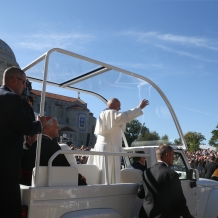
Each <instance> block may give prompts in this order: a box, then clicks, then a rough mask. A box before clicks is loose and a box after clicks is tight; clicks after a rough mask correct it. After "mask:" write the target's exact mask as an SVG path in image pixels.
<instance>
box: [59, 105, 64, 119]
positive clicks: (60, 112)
mask: <svg viewBox="0 0 218 218" xmlns="http://www.w3.org/2000/svg"><path fill="white" fill-rule="evenodd" d="M58 118H59V119H60V120H62V118H63V108H58Z"/></svg>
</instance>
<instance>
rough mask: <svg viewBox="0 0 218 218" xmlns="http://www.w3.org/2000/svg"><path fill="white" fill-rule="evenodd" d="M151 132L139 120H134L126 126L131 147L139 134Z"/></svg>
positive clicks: (127, 138) (126, 133)
mask: <svg viewBox="0 0 218 218" xmlns="http://www.w3.org/2000/svg"><path fill="white" fill-rule="evenodd" d="M146 132H149V129H148V128H147V127H146V126H145V124H144V123H143V124H141V123H140V122H139V121H138V120H136V119H134V120H132V121H130V122H128V123H127V124H126V132H125V135H126V140H127V142H128V145H129V146H130V145H131V144H132V142H134V141H135V140H136V139H137V138H138V136H139V134H144V133H146Z"/></svg>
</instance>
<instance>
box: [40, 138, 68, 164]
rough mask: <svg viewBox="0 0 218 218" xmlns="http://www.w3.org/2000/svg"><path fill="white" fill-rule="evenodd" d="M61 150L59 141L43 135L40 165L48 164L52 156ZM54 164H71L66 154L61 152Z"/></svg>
mask: <svg viewBox="0 0 218 218" xmlns="http://www.w3.org/2000/svg"><path fill="white" fill-rule="evenodd" d="M59 150H61V147H60V146H59V145H58V143H57V142H55V141H53V140H52V139H50V138H49V137H48V136H46V135H42V144H41V156H40V166H48V161H49V159H50V157H51V156H52V155H53V154H54V153H55V152H56V151H59ZM52 166H70V164H69V162H68V161H67V159H66V157H65V155H64V154H59V155H58V156H57V157H56V158H55V159H54V160H53V162H52Z"/></svg>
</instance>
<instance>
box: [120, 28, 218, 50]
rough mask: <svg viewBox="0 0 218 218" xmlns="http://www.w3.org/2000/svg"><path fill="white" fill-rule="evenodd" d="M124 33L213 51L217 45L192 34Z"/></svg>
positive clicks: (144, 40)
mask: <svg viewBox="0 0 218 218" xmlns="http://www.w3.org/2000/svg"><path fill="white" fill-rule="evenodd" d="M122 34H124V35H129V36H133V37H136V38H137V40H138V41H141V42H150V43H152V42H154V41H153V40H158V41H162V42H168V43H177V44H182V45H188V46H196V47H204V48H207V49H210V50H213V51H218V46H214V45H212V43H214V42H212V41H211V40H209V39H206V38H203V37H192V36H190V37H189V36H179V35H173V34H159V33H158V32H152V31H151V32H139V31H126V32H123V33H122Z"/></svg>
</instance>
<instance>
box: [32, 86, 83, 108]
mask: <svg viewBox="0 0 218 218" xmlns="http://www.w3.org/2000/svg"><path fill="white" fill-rule="evenodd" d="M31 93H32V94H34V95H38V96H41V91H39V90H35V89H32V91H31ZM45 96H46V98H53V99H57V100H62V101H68V102H76V101H78V102H80V103H81V104H84V105H85V104H86V103H85V102H84V101H82V100H81V99H78V98H72V97H67V96H64V95H57V94H53V93H50V92H46V95H45Z"/></svg>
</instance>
